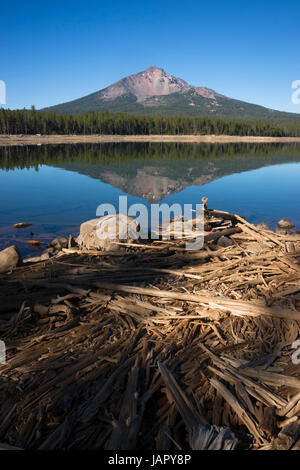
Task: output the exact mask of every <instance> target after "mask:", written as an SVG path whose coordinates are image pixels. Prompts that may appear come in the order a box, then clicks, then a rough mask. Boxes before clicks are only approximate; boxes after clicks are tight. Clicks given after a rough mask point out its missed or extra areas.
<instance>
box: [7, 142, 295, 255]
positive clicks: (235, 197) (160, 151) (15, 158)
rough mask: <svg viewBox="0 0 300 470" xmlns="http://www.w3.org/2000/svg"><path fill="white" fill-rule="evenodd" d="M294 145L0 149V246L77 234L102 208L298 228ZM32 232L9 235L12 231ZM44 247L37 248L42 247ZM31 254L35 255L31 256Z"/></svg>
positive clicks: (26, 250) (28, 251)
mask: <svg viewBox="0 0 300 470" xmlns="http://www.w3.org/2000/svg"><path fill="white" fill-rule="evenodd" d="M299 182H300V146H299V145H298V146H297V145H296V144H289V145H271V144H264V145H254V144H251V145H249V144H247V145H246V144H238V145H236V144H235V145H232V144H227V145H217V144H214V145H210V144H99V145H59V146H32V147H11V148H2V149H0V248H4V247H5V246H8V245H10V244H12V243H15V244H17V245H18V246H19V247H20V249H21V250H22V252H23V254H31V253H34V252H35V250H34V249H33V248H32V247H29V246H28V245H27V244H26V243H25V241H26V240H29V239H30V238H31V232H32V233H33V234H34V235H32V236H33V237H34V238H35V239H39V240H41V241H43V242H44V243H45V244H46V243H47V242H49V241H50V240H51V239H52V238H54V236H57V235H65V236H67V235H69V233H72V234H73V235H77V233H78V230H79V225H80V223H81V222H83V221H85V220H88V219H91V218H95V216H96V208H97V206H98V205H99V204H101V203H103V202H109V203H112V204H114V205H115V206H116V207H118V198H119V196H120V195H127V196H128V204H133V203H140V202H142V203H146V204H147V206H150V204H151V203H153V202H166V203H168V204H173V203H175V202H176V203H180V204H184V203H192V204H196V203H201V198H202V197H203V196H206V197H208V201H209V203H208V206H209V207H211V208H215V209H221V210H225V211H230V212H234V213H239V214H240V215H242V216H244V217H246V218H247V219H248V220H249V221H250V222H253V223H259V222H261V221H266V222H267V223H268V224H269V225H270V226H271V227H272V228H275V226H276V222H277V221H278V220H279V219H281V218H282V217H285V218H287V219H289V220H291V221H292V222H294V224H295V225H296V228H297V229H300V184H299ZM17 222H28V223H31V224H32V226H31V227H29V228H27V229H24V230H16V229H13V228H12V225H13V224H14V223H17ZM44 246H45V245H44ZM35 253H36V252H35Z"/></svg>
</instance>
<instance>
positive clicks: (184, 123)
mask: <svg viewBox="0 0 300 470" xmlns="http://www.w3.org/2000/svg"><path fill="white" fill-rule="evenodd" d="M0 134H25V135H26V134H31V135H32V134H83V135H84V134H100V135H102V134H104V135H157V134H158V135H159V134H166V135H180V134H202V135H204V134H216V135H221V134H227V135H240V136H272V137H288V136H291V137H300V125H299V123H298V124H297V123H290V122H289V123H279V124H278V123H273V122H271V121H237V120H232V119H217V118H211V117H200V116H199V117H187V116H172V117H162V116H150V115H149V116H147V115H130V114H125V113H109V112H99V113H86V114H76V115H71V114H55V113H42V112H40V111H36V110H35V109H32V110H25V109H24V110H9V109H0Z"/></svg>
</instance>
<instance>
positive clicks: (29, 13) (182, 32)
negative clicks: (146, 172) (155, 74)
mask: <svg viewBox="0 0 300 470" xmlns="http://www.w3.org/2000/svg"><path fill="white" fill-rule="evenodd" d="M0 38H1V41H0V80H4V81H5V83H6V87H7V99H6V102H7V107H9V108H23V107H27V108H29V107H30V106H31V105H35V106H36V107H37V108H41V107H44V106H49V105H54V104H58V103H61V102H64V101H69V100H72V99H75V98H79V97H81V96H84V95H86V94H89V93H92V92H94V91H97V90H100V89H102V88H105V87H106V86H108V85H110V84H112V83H113V82H116V81H117V80H119V79H120V78H123V77H125V76H126V75H129V74H132V73H137V72H140V71H142V70H144V69H145V68H147V67H149V66H150V65H156V66H158V67H162V68H164V69H165V70H166V71H167V72H168V73H171V74H173V75H175V76H177V77H180V78H183V79H184V80H186V81H187V82H189V83H190V84H192V85H198V86H207V87H209V88H213V89H214V90H216V91H218V92H219V93H222V94H224V95H227V96H229V97H233V98H237V99H240V100H244V101H248V102H251V103H257V104H261V105H263V106H267V107H270V108H273V109H279V110H283V111H291V112H297V113H300V104H298V105H295V104H293V103H292V101H291V94H292V91H293V90H292V88H291V84H292V81H294V80H300V60H299V56H300V2H299V0H297V1H291V0H285V1H282V0H280V1H278V0H272V1H271V0H260V1H257V0H249V1H247V2H246V1H244V2H242V1H235V0H228V1H217V0H216V1H208V0H206V1H202V0H185V1H183V0H180V1H178V0H172V1H170V0H160V1H157V0H152V1H141V0H138V1H136V0H134V1H131V0H122V1H119V0H114V1H113V2H108V1H102V0H98V1H92V0H85V1H82V0H61V1H57V0H52V1H47V0H44V1H42V0H39V1H31V0H27V1H24V0H22V1H19V0H7V1H4V0H2V1H1V4H0Z"/></svg>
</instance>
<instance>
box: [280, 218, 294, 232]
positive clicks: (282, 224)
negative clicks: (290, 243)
mask: <svg viewBox="0 0 300 470" xmlns="http://www.w3.org/2000/svg"><path fill="white" fill-rule="evenodd" d="M294 227H295V225H294V224H293V223H292V222H290V221H289V220H287V219H281V220H279V222H278V223H277V228H280V229H283V230H291V229H292V228H294Z"/></svg>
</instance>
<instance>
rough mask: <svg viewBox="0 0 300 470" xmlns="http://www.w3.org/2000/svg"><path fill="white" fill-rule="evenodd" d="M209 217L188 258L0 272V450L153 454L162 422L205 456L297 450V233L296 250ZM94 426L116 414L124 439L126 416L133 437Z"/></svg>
mask: <svg viewBox="0 0 300 470" xmlns="http://www.w3.org/2000/svg"><path fill="white" fill-rule="evenodd" d="M205 216H206V222H207V230H208V231H207V232H205V235H204V246H203V247H202V248H201V249H200V250H192V251H189V250H186V249H185V248H184V246H183V244H184V243H185V241H186V240H187V239H184V238H183V239H175V238H174V239H169V240H165V241H163V240H156V241H155V242H153V243H152V244H151V245H149V244H148V243H147V244H143V243H141V244H137V243H131V242H129V243H127V242H125V243H120V242H116V244H117V245H118V249H116V250H113V251H103V250H99V249H94V248H92V249H84V248H82V246H76V247H75V246H74V247H70V248H69V247H68V248H63V249H59V251H58V253H57V254H54V255H53V256H51V258H49V259H45V260H43V261H42V260H41V261H39V262H30V263H28V264H25V265H21V266H18V267H15V268H14V269H12V270H11V271H9V272H7V273H4V274H2V275H1V282H0V296H1V304H0V314H1V325H0V332H1V333H2V337H1V338H4V339H5V344H4V348H6V349H4V354H5V362H3V363H2V364H0V371H1V379H2V383H1V387H0V401H1V412H2V415H3V416H9V428H7V429H9V431H10V432H8V431H7V429H6V428H5V430H4V431H3V434H2V438H1V441H2V442H1V441H0V448H1V446H2V447H3V443H4V444H5V445H6V446H7V445H10V446H13V447H14V448H15V447H16V446H17V447H18V448H21V449H24V450H27V449H29V450H34V449H40V450H55V449H62V448H64V449H74V442H76V450H84V449H87V448H91V449H95V448H97V449H98V450H101V449H107V448H108V447H113V448H114V449H124V448H125V449H127V450H128V449H131V451H136V450H140V449H141V444H140V443H141V442H142V443H144V442H146V443H147V448H148V449H149V450H155V449H156V444H155V442H156V440H155V439H156V437H157V435H158V433H159V432H161V433H163V432H165V429H166V428H165V419H166V418H165V417H166V413H168V415H167V418H168V416H171V418H172V419H173V416H174V417H176V420H178V423H179V425H180V426H181V427H182V429H183V430H185V432H182V434H180V435H179V437H177V438H176V439H177V442H178V444H179V445H180V447H181V448H184V445H185V446H186V447H185V448H186V449H187V451H189V449H193V450H209V445H211V444H210V443H211V439H216V440H217V441H216V442H217V444H218V447H217V445H215V444H214V445H215V447H214V448H215V449H219V450H222V449H223V450H225V449H228V448H230V447H229V445H230V446H231V448H235V447H236V446H237V445H238V446H239V448H242V449H245V450H250V449H251V450H253V449H254V450H258V449H264V450H265V449H274V450H277V449H278V450H279V449H280V450H283V449H287V448H292V446H296V448H298V447H299V444H300V443H299V440H298V441H297V439H298V438H299V436H298V434H297V433H296V432H294V433H293V434H288V432H290V429H291V427H290V426H291V421H290V419H291V416H290V415H291V410H292V412H293V413H294V412H295V413H296V412H297V409H298V408H299V396H298V395H299V394H298V395H295V393H296V391H297V390H299V389H300V373H299V367H298V366H297V367H296V364H295V362H293V357H294V356H293V355H292V354H294V353H295V352H296V353H297V354H298V355H299V349H298V350H296V351H294V349H295V347H294V346H293V342H294V341H295V338H297V337H298V334H299V331H300V301H299V295H298V293H299V289H300V288H299V280H300V270H299V257H300V236H299V235H297V236H296V238H295V239H294V240H293V242H291V240H290V239H289V238H287V236H286V235H282V234H279V233H275V232H272V231H270V230H266V229H265V228H262V227H257V226H255V225H253V224H251V223H249V222H247V220H246V219H244V218H242V217H240V216H239V215H235V214H230V213H228V212H223V211H221V210H214V209H210V210H206V213H205ZM224 241H226V243H224ZM41 338H42V340H41ZM2 344H3V342H2ZM279 348H281V351H282V352H281V354H277V355H275V354H273V351H278V350H279ZM269 351H271V353H269ZM266 353H268V354H267V355H266ZM270 358H271V359H270ZM199 364H200V366H201V373H200V372H199V367H200V366H199ZM261 365H263V367H261ZM241 370H242V372H241ZM220 378H221V379H222V382H221V381H220ZM20 383H21V384H25V385H23V389H22V396H21V397H20V385H19V384H20ZM232 383H234V384H236V383H239V384H240V385H239V388H238V387H231V384H232ZM99 384H100V385H101V384H104V386H102V387H100V388H99ZM249 384H250V385H249ZM282 384H284V387H283V386H282ZM74 390H75V392H76V393H74ZM99 390H100V391H99ZM240 390H242V393H244V392H243V391H245V390H246V392H245V393H247V395H241V392H240ZM257 390H259V392H257ZM266 390H267V392H268V393H266V392H265V391H266ZM295 390H296V391H295ZM216 392H218V395H217V393H216ZM243 396H246V398H247V400H245V401H243V402H242V403H243V407H242V406H241V405H239V403H240V400H241V397H242V398H243ZM128 397H129V398H128ZM252 397H253V399H252ZM295 397H296V398H295ZM170 398H171V399H170ZM220 398H222V400H220ZM171 400H172V402H171ZM275 400H276V401H275ZM297 400H298V401H297ZM274 402H275V403H276V406H277V411H278V412H277V413H275V411H274V409H275V407H274ZM203 403H204V405H203ZM236 404H237V405H236ZM37 405H39V406H43V407H44V408H45V409H46V412H44V414H43V419H41V418H40V415H39V414H38V413H37V412H36V409H37ZM46 406H47V408H46ZM196 406H197V408H196ZM294 407H297V408H296V411H295V408H294ZM44 408H43V410H44ZM12 409H13V412H12V411H11V410H12ZM48 410H49V412H48ZM62 410H63V412H62ZM132 410H133V411H132ZM136 410H137V411H136ZM166 410H167V411H166ZM251 410H252V411H253V410H254V412H253V414H252V411H251ZM270 410H271V411H272V415H271V417H272V422H271V425H272V428H270V426H271V425H268V421H266V420H265V418H264V417H265V416H269V415H270ZM9 413H10V414H9ZM54 413H56V414H54ZM137 413H139V414H137ZM216 413H217V417H218V421H217V423H218V424H217V426H216V418H215V416H216ZM254 413H255V414H254ZM53 416H55V417H56V420H55V421H53ZM74 416H75V418H76V419H74ZM99 416H115V417H116V423H117V426H119V428H120V427H121V426H123V427H122V428H121V430H122V429H123V428H124V429H125V424H123V423H125V420H126V423H127V424H126V429H127V430H128V432H127V434H128V435H129V436H130V439H131V440H129V438H127V437H126V436H127V434H126V435H125V434H124V433H121V432H119V428H116V427H114V426H112V422H111V421H110V420H109V419H105V420H104V419H103V422H102V421H101V422H100V426H101V432H102V434H101V436H100V437H101V440H99ZM132 416H133V417H134V419H131V417H132ZM136 416H138V420H137V418H135V417H136ZM191 416H192V417H193V420H192V421H191V418H190V417H191ZM202 416H203V417H204V418H202ZM252 416H254V417H255V419H254V418H252ZM292 418H293V416H292ZM168 419H169V418H168ZM298 421H299V419H298V417H297V421H295V420H294V421H293V422H292V425H293V426H294V425H295V422H296V425H297V426H299V423H298ZM83 422H84V423H85V422H87V423H88V426H85V427H84V428H83V427H82V423H83ZM174 422H175V421H171V425H170V429H171V430H172V429H173V428H174V426H175V425H174V424H173V423H174ZM190 422H191V423H192V425H189V423H190ZM24 423H25V424H24ZM28 423H29V424H28ZM66 423H67V424H66ZM193 423H195V425H193ZM265 423H267V424H265ZM267 425H268V426H269V427H267ZM66 426H68V428H67V429H68V432H67V433H66V434H64V433H63V432H62V430H64V429H65V428H66ZM191 426H192V427H191ZM195 426H197V429H198V431H197V433H198V434H197V436H198V435H200V433H202V434H201V435H203V436H204V438H203V440H201V441H200V440H199V439H198V437H197V436H196V437H197V439H198V440H196V438H195V437H194V436H195V433H194V429H195ZM225 426H226V440H225V441H224V442H223V440H222V439H223V437H224V436H223V437H222V434H221V432H223V431H221V430H222V428H224V427H225ZM24 429H25V431H27V430H28V429H29V430H30V433H29V432H25V431H24ZM32 429H35V432H32ZM115 429H117V431H118V432H117V433H116V432H115ZM269 429H270V430H269ZM293 429H295V428H293ZM297 429H298V428H297ZM206 435H208V436H209V437H205V436H206ZM287 435H289V436H291V437H290V439H289V440H288V442H287V438H286V436H287ZM124 436H125V437H124ZM132 436H133V437H132ZM186 436H189V437H186ZM124 439H125V440H124ZM187 439H189V440H187ZM192 439H194V440H192ZM203 442H204V443H207V442H208V444H203ZM214 442H215V441H214ZM87 443H88V444H87ZM160 447H161V449H162V450H165V448H166V447H168V449H169V445H168V443H167V444H164V441H162V444H161V445H160Z"/></svg>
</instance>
